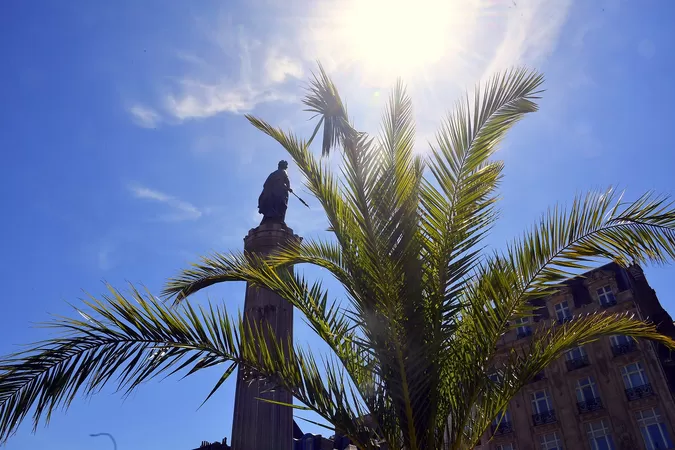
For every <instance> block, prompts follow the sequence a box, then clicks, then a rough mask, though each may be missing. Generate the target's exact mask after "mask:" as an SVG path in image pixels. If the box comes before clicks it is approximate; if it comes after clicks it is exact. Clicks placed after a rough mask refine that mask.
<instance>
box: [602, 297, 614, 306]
mask: <svg viewBox="0 0 675 450" xmlns="http://www.w3.org/2000/svg"><path fill="white" fill-rule="evenodd" d="M614 305H616V299H614V300H608V301H605V302H600V306H602V307H603V308H611V307H612V306H614Z"/></svg>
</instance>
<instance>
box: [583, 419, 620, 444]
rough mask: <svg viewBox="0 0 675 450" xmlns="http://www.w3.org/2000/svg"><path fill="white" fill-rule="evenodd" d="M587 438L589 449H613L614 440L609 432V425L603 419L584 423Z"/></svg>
mask: <svg viewBox="0 0 675 450" xmlns="http://www.w3.org/2000/svg"><path fill="white" fill-rule="evenodd" d="M586 432H587V433H588V440H589V441H590V443H591V450H614V449H615V447H614V441H613V440H612V435H611V434H610V433H609V427H608V426H607V423H606V422H605V421H604V420H601V421H600V422H591V423H587V424H586Z"/></svg>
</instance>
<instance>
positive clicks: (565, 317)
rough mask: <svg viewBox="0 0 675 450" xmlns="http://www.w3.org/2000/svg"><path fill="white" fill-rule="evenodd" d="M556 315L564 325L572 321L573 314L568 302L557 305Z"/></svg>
mask: <svg viewBox="0 0 675 450" xmlns="http://www.w3.org/2000/svg"><path fill="white" fill-rule="evenodd" d="M555 315H556V317H557V318H558V323H564V322H567V321H569V320H572V313H571V312H570V307H569V305H568V304H567V302H560V303H558V304H557V305H555Z"/></svg>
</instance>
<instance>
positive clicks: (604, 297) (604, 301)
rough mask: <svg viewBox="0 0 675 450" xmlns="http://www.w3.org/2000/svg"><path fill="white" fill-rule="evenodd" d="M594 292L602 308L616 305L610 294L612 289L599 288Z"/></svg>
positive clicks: (608, 287)
mask: <svg viewBox="0 0 675 450" xmlns="http://www.w3.org/2000/svg"><path fill="white" fill-rule="evenodd" d="M596 292H597V293H598V300H600V304H601V305H602V306H605V307H607V306H612V305H616V297H614V292H612V288H611V287H610V286H609V285H606V286H603V287H601V288H599V289H598V290H597V291H596Z"/></svg>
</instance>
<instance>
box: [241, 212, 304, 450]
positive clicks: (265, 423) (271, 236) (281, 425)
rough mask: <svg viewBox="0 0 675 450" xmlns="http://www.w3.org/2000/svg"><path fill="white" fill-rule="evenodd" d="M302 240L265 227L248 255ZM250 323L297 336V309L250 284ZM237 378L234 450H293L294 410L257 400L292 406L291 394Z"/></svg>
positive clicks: (250, 238)
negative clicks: (294, 312) (265, 399)
mask: <svg viewBox="0 0 675 450" xmlns="http://www.w3.org/2000/svg"><path fill="white" fill-rule="evenodd" d="M293 240H295V241H300V240H301V238H300V237H299V236H296V235H295V234H293V230H291V229H290V228H288V227H286V226H284V225H282V224H277V223H271V224H262V225H260V226H258V227H257V228H253V229H251V230H250V231H249V232H248V235H247V236H246V237H245V238H244V250H245V251H246V252H251V253H256V254H259V255H266V254H269V253H270V252H272V251H273V250H274V249H276V248H278V247H279V246H280V245H281V244H283V243H284V242H289V241H293ZM244 318H245V319H246V320H259V321H260V320H262V321H263V322H266V323H269V324H270V325H271V326H272V329H273V330H274V332H275V333H276V335H277V337H279V338H282V339H288V337H291V338H292V337H293V307H292V306H291V305H290V304H289V303H288V302H287V301H286V300H284V299H282V298H281V297H279V296H278V295H276V294H274V293H273V292H271V291H269V290H267V289H262V288H256V287H253V286H249V285H246V301H245V304H244ZM242 376H243V373H242V371H241V370H240V371H239V374H238V376H237V389H236V393H235V400H234V417H233V423H232V449H233V450H290V449H291V448H292V444H293V410H292V409H291V408H289V407H284V406H280V405H274V404H271V403H267V402H264V401H260V400H257V399H256V398H267V399H271V400H274V401H278V402H283V403H292V402H293V397H292V396H291V394H290V393H288V392H285V391H283V390H280V389H277V390H275V391H274V392H264V391H265V390H266V389H265V388H266V387H267V386H266V385H265V383H264V382H262V381H253V382H249V381H246V380H244V379H242Z"/></svg>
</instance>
